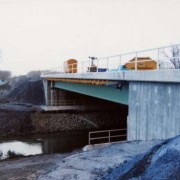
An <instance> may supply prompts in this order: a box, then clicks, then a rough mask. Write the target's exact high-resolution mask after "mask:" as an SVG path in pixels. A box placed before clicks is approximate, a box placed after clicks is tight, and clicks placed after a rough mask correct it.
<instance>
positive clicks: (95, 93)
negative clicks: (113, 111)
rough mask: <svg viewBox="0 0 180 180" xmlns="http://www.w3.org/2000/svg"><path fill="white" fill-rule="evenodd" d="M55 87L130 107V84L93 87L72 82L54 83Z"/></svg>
mask: <svg viewBox="0 0 180 180" xmlns="http://www.w3.org/2000/svg"><path fill="white" fill-rule="evenodd" d="M53 87H55V88H58V89H63V90H67V91H72V92H75V93H80V94H84V95H88V96H92V97H96V98H100V99H104V100H108V101H111V102H115V103H119V104H124V105H128V84H126V83H115V84H112V85H92V84H83V83H71V82H70V83H69V82H53Z"/></svg>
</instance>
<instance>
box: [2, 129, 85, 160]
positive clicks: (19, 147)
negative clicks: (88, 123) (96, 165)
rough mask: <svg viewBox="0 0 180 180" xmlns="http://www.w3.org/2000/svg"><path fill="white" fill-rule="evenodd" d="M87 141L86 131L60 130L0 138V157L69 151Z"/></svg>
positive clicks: (76, 148)
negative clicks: (50, 132) (57, 131)
mask: <svg viewBox="0 0 180 180" xmlns="http://www.w3.org/2000/svg"><path fill="white" fill-rule="evenodd" d="M87 143H88V133H87V132H60V133H53V134H36V135H25V136H20V137H18V136H17V137H16V136H14V137H6V138H2V137H1V138H0V159H1V160H2V159H6V158H8V157H9V154H10V153H11V155H12V153H13V154H16V155H23V156H29V155H38V154H53V153H69V152H72V151H75V150H79V149H80V148H82V147H83V146H85V145H87Z"/></svg>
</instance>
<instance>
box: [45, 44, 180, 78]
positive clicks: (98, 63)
mask: <svg viewBox="0 0 180 180" xmlns="http://www.w3.org/2000/svg"><path fill="white" fill-rule="evenodd" d="M173 48H174V49H177V50H178V49H179V53H177V52H173ZM142 57H144V58H145V60H139V58H142ZM148 58H150V59H148ZM133 59H134V61H132V62H131V60H133ZM152 60H153V61H155V62H156V63H157V65H156V69H176V68H177V67H175V64H174V63H176V61H177V66H178V69H180V44H175V45H170V46H163V47H159V48H154V49H147V50H143V51H135V52H130V53H124V54H120V55H115V56H108V57H102V58H97V59H94V60H88V61H83V62H78V63H74V64H69V65H68V66H60V67H57V68H53V69H51V70H48V71H44V72H43V74H42V75H50V74H51V75H54V74H67V73H91V72H113V71H121V70H123V68H122V67H123V65H125V64H134V69H133V70H138V64H139V63H142V62H148V61H152ZM172 61H174V63H173V62H172ZM69 69H71V71H69ZM131 70H132V69H131Z"/></svg>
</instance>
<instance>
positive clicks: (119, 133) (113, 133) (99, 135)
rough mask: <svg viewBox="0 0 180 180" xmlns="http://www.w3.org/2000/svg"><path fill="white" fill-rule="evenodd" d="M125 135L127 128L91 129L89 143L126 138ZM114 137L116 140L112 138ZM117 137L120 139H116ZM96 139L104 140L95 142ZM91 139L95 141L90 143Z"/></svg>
mask: <svg viewBox="0 0 180 180" xmlns="http://www.w3.org/2000/svg"><path fill="white" fill-rule="evenodd" d="M126 137H127V129H113V130H104V131H92V132H89V145H92V144H101V143H110V142H117V141H122V140H126ZM114 138H116V140H114ZM117 138H121V139H117ZM97 140H104V141H103V142H98V143H97ZM92 141H93V142H96V143H92Z"/></svg>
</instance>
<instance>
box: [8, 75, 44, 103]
mask: <svg viewBox="0 0 180 180" xmlns="http://www.w3.org/2000/svg"><path fill="white" fill-rule="evenodd" d="M5 98H7V100H9V101H10V102H18V103H31V104H33V105H42V104H44V103H45V98H44V89H43V82H42V80H41V79H39V80H32V79H31V78H28V77H21V78H19V79H18V80H16V82H14V83H12V85H11V89H10V91H9V92H8V93H7V94H6V95H5Z"/></svg>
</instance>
